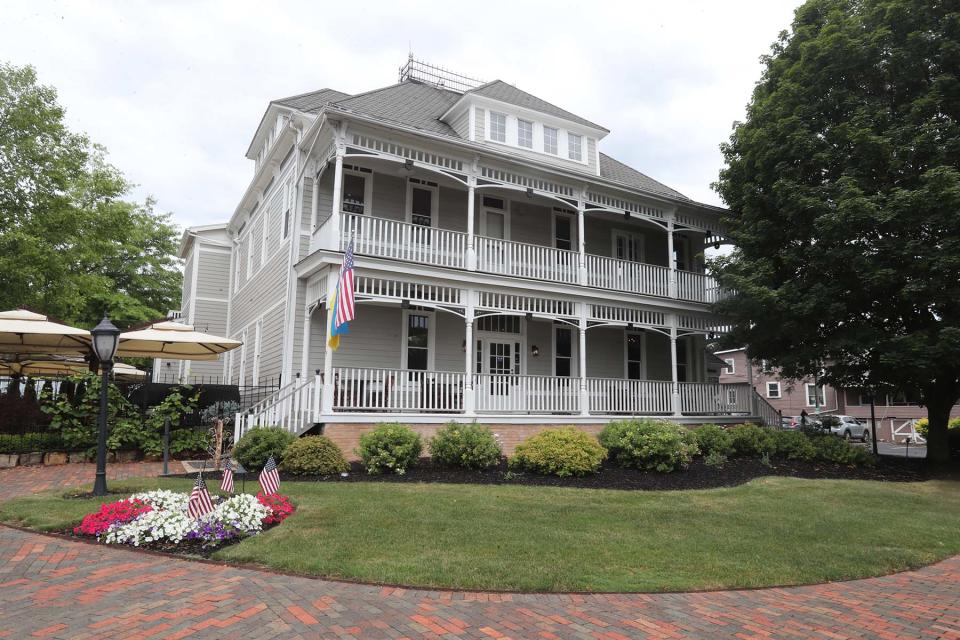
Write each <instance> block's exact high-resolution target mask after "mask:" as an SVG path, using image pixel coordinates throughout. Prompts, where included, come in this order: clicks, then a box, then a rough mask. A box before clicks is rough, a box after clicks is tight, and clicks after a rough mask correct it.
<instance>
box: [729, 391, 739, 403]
mask: <svg viewBox="0 0 960 640" xmlns="http://www.w3.org/2000/svg"><path fill="white" fill-rule="evenodd" d="M727 404H737V390H736V389H734V388H728V389H727Z"/></svg>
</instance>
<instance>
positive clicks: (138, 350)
mask: <svg viewBox="0 0 960 640" xmlns="http://www.w3.org/2000/svg"><path fill="white" fill-rule="evenodd" d="M242 344H243V343H242V342H240V341H239V340H231V339H230V338H223V337H220V336H213V335H210V334H208V333H200V332H199V331H194V330H193V327H192V326H190V325H188V324H181V323H179V322H158V323H156V324H153V325H150V326H149V327H147V328H146V329H140V330H139V331H127V332H126V333H121V334H120V348H119V350H118V351H117V355H118V356H126V357H137V358H165V359H168V360H216V359H217V356H218V355H219V354H221V353H223V352H225V351H230V350H231V349H236V348H237V347H239V346H240V345H242Z"/></svg>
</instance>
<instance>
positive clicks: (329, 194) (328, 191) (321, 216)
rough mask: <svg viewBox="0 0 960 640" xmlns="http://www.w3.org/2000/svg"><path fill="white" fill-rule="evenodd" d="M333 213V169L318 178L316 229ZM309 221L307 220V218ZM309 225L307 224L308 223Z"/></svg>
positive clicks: (329, 168) (330, 168) (328, 168)
mask: <svg viewBox="0 0 960 640" xmlns="http://www.w3.org/2000/svg"><path fill="white" fill-rule="evenodd" d="M332 212H333V167H332V166H330V167H327V170H326V171H324V172H323V175H322V176H320V186H319V188H318V190H317V227H318V228H319V227H322V226H323V223H324V222H326V221H327V218H329V217H330V214H331V213H332ZM308 219H309V218H308ZM308 224H309V223H308Z"/></svg>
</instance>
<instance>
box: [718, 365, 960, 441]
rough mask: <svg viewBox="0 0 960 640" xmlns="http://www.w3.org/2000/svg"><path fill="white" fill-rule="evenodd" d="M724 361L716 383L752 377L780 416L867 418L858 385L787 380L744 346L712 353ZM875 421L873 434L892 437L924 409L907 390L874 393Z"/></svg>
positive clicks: (956, 413) (866, 405)
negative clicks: (848, 386)
mask: <svg viewBox="0 0 960 640" xmlns="http://www.w3.org/2000/svg"><path fill="white" fill-rule="evenodd" d="M714 355H715V356H716V357H717V358H719V359H721V360H723V361H724V368H723V369H722V370H721V373H720V383H721V384H723V385H734V386H736V387H738V388H739V387H741V386H742V385H743V384H745V383H746V384H749V382H750V381H751V380H752V381H753V387H754V389H756V391H757V394H759V396H760V398H761V399H762V400H765V401H766V402H767V403H769V404H770V405H771V406H772V407H773V408H774V409H776V410H777V411H779V412H780V413H781V414H782V415H784V416H799V415H800V413H801V412H802V411H806V412H807V413H808V414H811V415H812V414H816V413H831V414H835V415H848V416H854V417H856V418H864V419H866V420H869V419H870V399H869V397H868V395H867V394H866V393H863V392H862V391H860V390H858V389H836V388H834V387H832V386H830V385H826V384H817V383H816V381H815V380H814V379H813V378H805V379H803V380H788V379H785V378H781V377H780V375H779V372H778V371H777V370H776V369H773V368H771V367H768V366H766V365H765V363H764V362H762V361H761V362H750V361H749V360H748V359H747V353H746V350H745V349H743V348H740V349H728V350H725V351H717V352H715V354H714ZM874 413H875V417H876V420H877V423H878V428H877V434H878V435H879V436H880V438H881V439H883V440H890V439H892V435H891V430H897V429H901V428H905V427H906V426H908V425H909V423H911V422H912V421H914V420H917V419H919V418H925V417H927V410H926V408H925V407H921V406H920V405H918V404H917V403H916V401H915V399H911V398H910V396H909V394H904V393H895V394H883V395H880V396H878V397H877V398H876V399H875V402H874ZM951 416H953V417H956V416H960V405H958V406H956V407H954V408H953V411H952V413H951Z"/></svg>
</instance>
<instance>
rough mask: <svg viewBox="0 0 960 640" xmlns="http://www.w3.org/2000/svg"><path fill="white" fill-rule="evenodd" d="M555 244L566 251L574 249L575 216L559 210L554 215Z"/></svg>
mask: <svg viewBox="0 0 960 640" xmlns="http://www.w3.org/2000/svg"><path fill="white" fill-rule="evenodd" d="M553 246H554V247H556V248H557V249H563V250H565V251H571V250H572V249H573V218H572V217H571V216H569V215H567V214H564V213H561V212H559V211H558V212H556V213H555V214H554V216H553Z"/></svg>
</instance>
